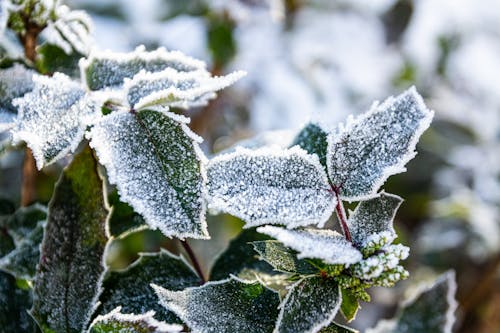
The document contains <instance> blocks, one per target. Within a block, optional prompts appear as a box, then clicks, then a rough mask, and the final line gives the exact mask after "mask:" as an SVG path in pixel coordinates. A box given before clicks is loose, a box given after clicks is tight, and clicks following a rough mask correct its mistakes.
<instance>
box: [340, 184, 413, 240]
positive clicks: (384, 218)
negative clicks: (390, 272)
mask: <svg viewBox="0 0 500 333" xmlns="http://www.w3.org/2000/svg"><path fill="white" fill-rule="evenodd" d="M402 202H403V199H401V198H400V197H398V196H397V195H393V194H389V193H385V192H382V193H380V194H379V196H378V197H375V198H373V199H369V200H366V201H362V202H360V203H359V205H358V206H357V207H356V209H355V210H354V212H353V213H352V214H351V215H350V216H349V220H348V221H347V226H348V227H349V231H350V232H351V237H352V241H353V243H354V244H355V245H356V246H357V247H359V248H365V247H367V246H368V244H367V242H368V241H369V237H370V236H374V235H376V234H379V233H381V232H388V233H389V234H392V236H389V235H387V234H386V235H385V236H386V237H387V236H389V237H392V239H391V240H389V241H388V242H387V243H391V242H392V240H393V239H394V238H395V237H396V231H395V230H394V227H393V220H394V216H395V215H396V211H397V210H398V208H399V205H401V203H402ZM370 241H371V242H374V241H375V238H373V237H372V238H370Z"/></svg>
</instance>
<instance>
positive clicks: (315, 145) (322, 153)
mask: <svg viewBox="0 0 500 333" xmlns="http://www.w3.org/2000/svg"><path fill="white" fill-rule="evenodd" d="M295 145H298V146H299V147H300V148H302V149H304V150H305V151H307V152H308V153H309V154H316V155H318V157H319V161H320V163H321V165H322V166H323V167H325V169H326V168H327V165H326V152H327V149H328V133H327V132H326V131H325V130H323V129H322V128H321V126H320V125H318V124H314V123H309V124H307V125H306V126H304V128H302V130H301V131H300V132H299V133H298V134H297V136H296V137H295V140H294V141H293V143H292V146H295Z"/></svg>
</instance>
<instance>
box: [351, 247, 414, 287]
mask: <svg viewBox="0 0 500 333" xmlns="http://www.w3.org/2000/svg"><path fill="white" fill-rule="evenodd" d="M409 253H410V249H409V248H408V247H407V246H404V245H401V244H395V245H389V246H387V247H385V248H384V250H383V251H382V252H381V253H379V254H375V255H372V256H370V257H368V258H366V259H363V260H361V261H359V262H357V263H356V264H355V265H353V267H352V271H353V273H354V276H356V277H358V278H360V279H362V280H373V279H375V278H378V277H379V276H380V275H381V274H382V273H383V272H386V271H390V270H392V269H394V268H396V266H398V264H399V261H400V260H405V259H406V258H408V255H409Z"/></svg>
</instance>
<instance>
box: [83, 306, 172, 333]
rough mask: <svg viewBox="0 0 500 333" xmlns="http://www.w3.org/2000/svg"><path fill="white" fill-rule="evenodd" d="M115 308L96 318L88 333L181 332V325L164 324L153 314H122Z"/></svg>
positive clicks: (119, 308)
mask: <svg viewBox="0 0 500 333" xmlns="http://www.w3.org/2000/svg"><path fill="white" fill-rule="evenodd" d="M120 311H121V307H117V308H116V309H114V310H113V311H111V312H110V313H108V314H106V315H101V316H97V318H96V319H95V320H94V321H93V322H92V325H91V326H90V330H89V332H90V333H114V332H127V333H176V332H181V331H182V326H181V325H176V324H166V323H164V322H161V321H158V320H156V319H154V315H155V312H154V311H149V312H146V313H144V314H140V315H137V314H123V313H121V312H120Z"/></svg>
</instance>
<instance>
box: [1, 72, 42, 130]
mask: <svg viewBox="0 0 500 333" xmlns="http://www.w3.org/2000/svg"><path fill="white" fill-rule="evenodd" d="M34 73H35V72H34V71H32V70H31V69H27V68H26V67H24V66H22V65H20V64H15V65H14V66H12V67H10V68H7V69H1V70H0V132H2V131H5V130H6V129H8V128H10V127H12V126H13V125H14V121H15V119H16V115H17V108H16V107H15V106H14V105H13V104H12V101H13V100H14V99H15V98H17V97H21V96H23V95H24V94H25V93H27V92H29V91H31V90H32V89H33V80H32V76H33V74H34Z"/></svg>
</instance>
